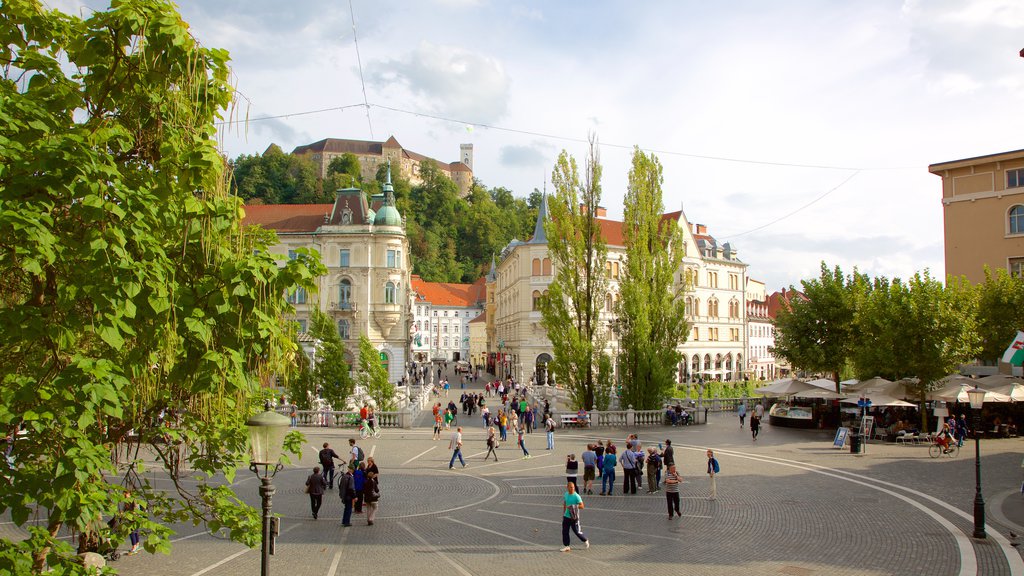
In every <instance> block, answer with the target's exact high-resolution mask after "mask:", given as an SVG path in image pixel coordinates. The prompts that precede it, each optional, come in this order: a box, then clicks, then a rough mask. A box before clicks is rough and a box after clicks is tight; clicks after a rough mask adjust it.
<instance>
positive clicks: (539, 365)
mask: <svg viewBox="0 0 1024 576" xmlns="http://www.w3.org/2000/svg"><path fill="white" fill-rule="evenodd" d="M546 202H547V200H546V198H545V201H544V202H543V203H542V204H541V208H540V210H539V213H538V217H537V223H536V225H535V228H534V233H533V237H532V238H531V239H530V240H528V241H526V242H523V241H519V240H513V241H512V242H510V243H509V245H508V246H506V247H505V249H504V250H502V253H501V257H500V259H499V262H498V265H497V268H496V274H495V279H494V282H493V285H494V288H493V291H494V295H495V312H494V327H495V339H494V342H493V343H492V342H491V341H489V342H488V345H489V346H492V344H493V346H494V347H491V348H489V350H488V351H489V352H490V353H491V354H493V355H494V356H495V358H496V362H495V370H496V373H497V374H498V375H499V376H505V375H513V376H516V377H517V378H530V377H538V378H539V377H541V376H543V375H546V374H547V370H546V366H547V363H548V362H550V361H551V359H552V351H551V343H550V341H549V340H548V338H547V334H546V331H545V330H544V328H543V326H541V311H540V308H539V302H540V299H541V298H542V297H543V296H544V295H545V294H546V293H547V289H548V286H549V285H550V283H551V281H552V280H553V272H554V271H553V265H552V262H551V258H550V255H549V254H548V246H547V238H546V235H545V232H544V226H543V223H544V221H545V219H546V218H547V207H546ZM597 217H598V224H599V226H600V229H601V234H602V237H603V238H604V240H605V242H606V243H607V246H608V261H607V262H606V263H605V273H606V275H607V278H608V295H607V297H606V299H605V304H604V307H603V309H602V311H601V315H600V319H599V321H600V322H601V323H603V324H604V326H605V327H606V333H605V338H606V341H607V346H608V348H607V349H606V352H608V353H609V354H611V355H612V356H613V358H614V357H617V355H618V340H617V336H616V335H615V332H614V330H613V329H612V327H613V326H614V325H615V321H616V318H615V308H616V303H617V301H618V299H619V281H620V279H621V277H622V275H623V274H624V273H625V258H626V250H625V237H624V234H623V223H622V222H619V221H616V220H609V219H608V218H607V217H606V212H605V211H604V209H603V208H602V209H599V210H598V212H597ZM662 218H663V219H664V220H668V221H671V222H673V223H674V225H676V226H679V227H680V229H681V230H682V231H683V236H684V244H685V256H684V257H683V263H682V265H681V267H680V269H679V271H678V273H677V275H676V279H677V280H676V282H677V286H678V287H679V288H683V287H685V289H686V292H687V294H686V310H687V315H688V321H689V322H690V325H691V328H690V330H691V333H690V334H689V337H688V340H687V341H686V342H685V343H684V344H683V345H681V346H680V352H681V353H682V354H683V361H682V362H680V364H679V366H678V380H679V382H687V381H699V380H709V379H717V380H737V379H742V378H743V376H744V374H745V372H746V364H745V362H746V360H745V359H746V356H745V350H746V341H747V332H746V324H745V322H746V306H745V302H746V299H745V295H744V290H745V287H746V270H747V265H746V264H745V263H743V262H742V261H740V260H739V258H738V257H737V253H736V250H735V249H734V248H733V247H732V246H731V245H730V244H729V243H725V244H721V245H720V244H719V243H718V242H717V241H716V240H715V239H714V238H713V237H712V236H710V235H709V234H708V233H707V229H706V227H705V226H704V225H702V224H696V225H692V224H690V223H689V221H688V220H687V219H686V216H685V214H684V213H683V212H682V211H681V210H680V211H678V212H671V213H667V214H664V215H663V216H662ZM555 376H556V378H557V375H555Z"/></svg>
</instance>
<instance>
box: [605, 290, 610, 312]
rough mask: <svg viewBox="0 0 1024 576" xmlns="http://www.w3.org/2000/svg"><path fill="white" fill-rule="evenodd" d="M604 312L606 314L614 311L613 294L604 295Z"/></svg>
mask: <svg viewBox="0 0 1024 576" xmlns="http://www.w3.org/2000/svg"><path fill="white" fill-rule="evenodd" d="M604 311H605V312H611V311H612V295H611V294H605V295H604Z"/></svg>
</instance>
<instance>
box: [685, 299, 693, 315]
mask: <svg viewBox="0 0 1024 576" xmlns="http://www.w3.org/2000/svg"><path fill="white" fill-rule="evenodd" d="M686 315H687V316H693V298H690V297H689V296H687V297H686Z"/></svg>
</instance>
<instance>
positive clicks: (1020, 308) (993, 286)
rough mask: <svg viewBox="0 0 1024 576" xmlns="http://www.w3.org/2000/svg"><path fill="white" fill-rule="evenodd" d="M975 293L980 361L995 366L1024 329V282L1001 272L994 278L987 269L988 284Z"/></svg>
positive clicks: (980, 285) (994, 275)
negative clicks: (1018, 333)
mask: <svg viewBox="0 0 1024 576" xmlns="http://www.w3.org/2000/svg"><path fill="white" fill-rule="evenodd" d="M951 281H952V280H950V282H951ZM947 283H948V282H947ZM976 290H977V297H978V334H979V335H980V337H981V347H980V351H979V352H978V359H980V360H981V361H983V362H985V363H991V364H994V363H996V362H998V360H999V359H1000V358H1001V357H1002V355H1003V352H1004V351H1005V350H1006V347H1007V346H1009V344H1010V342H1012V341H1013V338H1014V337H1015V336H1016V335H1017V331H1018V330H1021V329H1024V278H1021V277H1020V276H1012V275H1010V274H1009V273H1007V272H1006V270H1002V269H999V270H996V272H995V274H993V273H992V271H991V270H989V269H988V268H987V267H986V268H985V282H984V283H982V284H979V285H978V286H977V287H976Z"/></svg>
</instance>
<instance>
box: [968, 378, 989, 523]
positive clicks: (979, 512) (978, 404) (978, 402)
mask: <svg viewBox="0 0 1024 576" xmlns="http://www.w3.org/2000/svg"><path fill="white" fill-rule="evenodd" d="M967 396H968V397H969V398H970V399H971V408H972V409H973V410H974V479H975V482H974V537H975V538H985V537H986V535H985V499H984V498H982V496H981V441H980V440H979V438H978V436H979V433H980V432H981V408H982V406H984V405H985V391H984V390H982V389H981V388H978V385H977V384H975V385H974V388H973V389H971V390H968V391H967Z"/></svg>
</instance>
